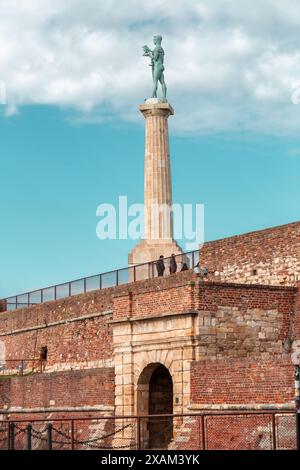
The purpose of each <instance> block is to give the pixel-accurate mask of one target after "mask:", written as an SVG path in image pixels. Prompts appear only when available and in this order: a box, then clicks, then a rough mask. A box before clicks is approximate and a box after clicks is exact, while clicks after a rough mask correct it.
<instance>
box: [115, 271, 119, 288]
mask: <svg viewBox="0 0 300 470" xmlns="http://www.w3.org/2000/svg"><path fill="white" fill-rule="evenodd" d="M116 285H117V286H118V285H119V270H118V269H117V270H116Z"/></svg>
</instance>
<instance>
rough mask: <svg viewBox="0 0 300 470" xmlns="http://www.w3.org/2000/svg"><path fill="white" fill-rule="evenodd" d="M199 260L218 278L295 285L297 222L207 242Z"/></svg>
mask: <svg viewBox="0 0 300 470" xmlns="http://www.w3.org/2000/svg"><path fill="white" fill-rule="evenodd" d="M200 259H201V265H202V266H203V265H206V266H207V267H208V268H209V270H212V271H215V275H216V276H217V277H218V278H219V279H221V280H226V281H233V282H238V283H245V282H246V283H255V284H273V285H280V284H283V285H294V284H295V283H296V282H297V281H298V280H300V222H295V223H292V224H288V225H283V226H280V227H275V228H270V229H267V230H261V231H257V232H252V233H248V234H245V235H239V236H235V237H229V238H225V239H222V240H217V241H212V242H207V243H205V244H204V246H203V248H202V249H201V250H200Z"/></svg>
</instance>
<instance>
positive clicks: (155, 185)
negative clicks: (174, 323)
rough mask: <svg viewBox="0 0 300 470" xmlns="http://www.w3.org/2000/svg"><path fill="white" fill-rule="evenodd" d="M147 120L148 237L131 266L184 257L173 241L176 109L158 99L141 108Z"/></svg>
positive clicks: (132, 256)
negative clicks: (171, 121) (172, 121)
mask: <svg viewBox="0 0 300 470" xmlns="http://www.w3.org/2000/svg"><path fill="white" fill-rule="evenodd" d="M140 111H141V113H142V114H143V115H144V117H145V120H146V144H145V174H144V211H145V212H144V237H143V239H142V240H141V242H140V243H139V244H138V245H137V246H136V247H135V248H134V249H133V250H132V252H131V253H130V254H129V256H128V262H129V264H130V265H134V264H138V263H145V262H147V261H153V260H156V259H158V258H159V256H160V255H164V256H165V257H169V256H171V254H172V253H175V254H180V253H182V250H181V248H180V247H179V246H178V245H177V243H176V242H175V240H174V238H173V216H172V185H171V168H170V150H169V132H168V118H169V116H171V115H173V114H174V111H173V108H172V106H171V105H170V104H169V103H167V102H161V101H159V100H158V99H156V98H152V99H149V100H147V101H146V102H145V103H144V104H142V105H141V106H140Z"/></svg>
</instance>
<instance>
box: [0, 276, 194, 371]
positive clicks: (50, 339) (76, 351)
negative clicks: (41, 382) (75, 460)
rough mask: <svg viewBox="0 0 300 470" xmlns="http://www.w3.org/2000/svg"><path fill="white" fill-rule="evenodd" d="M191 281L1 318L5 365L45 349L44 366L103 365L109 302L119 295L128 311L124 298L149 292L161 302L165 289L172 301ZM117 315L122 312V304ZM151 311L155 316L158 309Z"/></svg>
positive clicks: (151, 283) (107, 355) (133, 288)
mask: <svg viewBox="0 0 300 470" xmlns="http://www.w3.org/2000/svg"><path fill="white" fill-rule="evenodd" d="M193 277H194V274H193V273H192V272H186V273H178V274H177V275H174V276H170V277H167V278H164V279H153V280H147V281H140V282H136V283H131V284H128V285H126V286H119V287H113V288H108V289H102V290H99V291H94V292H90V293H87V294H81V295H78V296H74V297H68V298H66V299H61V300H57V301H53V302H46V303H44V304H40V305H36V306H34V307H29V308H23V309H20V310H17V311H14V312H6V313H2V314H1V316H0V340H2V341H4V343H5V347H6V359H10V360H12V359H15V358H26V359H31V358H38V357H39V351H40V348H41V347H42V346H47V347H48V366H51V365H53V364H58V363H59V364H67V363H72V364H73V365H74V364H75V363H82V362H83V361H84V362H87V363H88V362H91V361H101V360H102V361H104V364H105V362H107V361H109V360H111V359H112V353H113V351H112V332H111V326H110V324H109V321H110V320H111V318H112V309H113V307H114V297H116V298H118V296H120V295H121V296H122V295H123V297H120V298H123V299H125V302H127V304H126V305H127V306H129V305H130V302H129V303H128V299H129V293H130V292H134V293H135V294H138V293H141V295H142V296H147V295H148V296H150V297H151V295H152V294H151V292H153V291H157V292H159V291H160V290H161V289H163V292H165V294H164V295H165V297H166V299H167V298H168V295H169V296H170V294H168V288H171V291H172V292H174V296H175V295H177V298H178V295H179V292H180V291H178V293H177V294H176V292H177V289H176V286H177V287H178V289H181V288H182V287H181V286H182V285H184V284H186V283H187V280H188V279H190V278H193ZM173 287H174V289H172V288H173ZM147 292H148V294H147ZM124 296H125V297H124ZM167 302H169V300H165V301H163V300H162V301H161V304H162V305H161V309H162V308H166V303H167ZM145 308H146V307H145ZM120 309H121V312H120V315H122V314H123V312H124V311H127V310H128V309H127V308H125V307H124V308H123V306H122V303H121V304H120ZM156 309H157V311H159V309H158V306H156ZM161 309H160V310H161ZM98 365H99V364H98ZM87 366H88V367H89V366H90V364H87Z"/></svg>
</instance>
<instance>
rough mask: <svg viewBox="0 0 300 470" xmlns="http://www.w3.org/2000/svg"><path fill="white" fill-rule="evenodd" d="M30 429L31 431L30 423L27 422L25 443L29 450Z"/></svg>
mask: <svg viewBox="0 0 300 470" xmlns="http://www.w3.org/2000/svg"><path fill="white" fill-rule="evenodd" d="M31 431H32V425H31V424H28V426H27V428H26V444H25V449H26V450H31Z"/></svg>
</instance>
